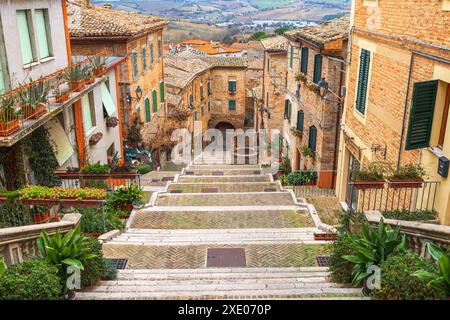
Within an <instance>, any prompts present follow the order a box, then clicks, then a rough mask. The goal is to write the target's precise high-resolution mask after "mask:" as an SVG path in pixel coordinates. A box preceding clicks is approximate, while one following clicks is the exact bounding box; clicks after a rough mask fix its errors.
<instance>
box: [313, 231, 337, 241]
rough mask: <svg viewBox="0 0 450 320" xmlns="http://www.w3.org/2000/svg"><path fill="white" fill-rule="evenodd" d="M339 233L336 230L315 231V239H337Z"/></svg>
mask: <svg viewBox="0 0 450 320" xmlns="http://www.w3.org/2000/svg"><path fill="white" fill-rule="evenodd" d="M336 237H337V233H335V232H314V240H316V241H335V240H336Z"/></svg>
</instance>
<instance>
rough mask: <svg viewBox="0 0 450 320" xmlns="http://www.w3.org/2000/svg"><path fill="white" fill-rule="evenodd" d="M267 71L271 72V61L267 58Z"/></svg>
mask: <svg viewBox="0 0 450 320" xmlns="http://www.w3.org/2000/svg"><path fill="white" fill-rule="evenodd" d="M267 71H270V60H269V58H267Z"/></svg>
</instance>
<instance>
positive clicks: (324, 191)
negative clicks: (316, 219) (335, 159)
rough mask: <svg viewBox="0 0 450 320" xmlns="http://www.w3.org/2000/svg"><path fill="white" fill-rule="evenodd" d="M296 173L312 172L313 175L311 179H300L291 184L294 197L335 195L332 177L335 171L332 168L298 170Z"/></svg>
mask: <svg viewBox="0 0 450 320" xmlns="http://www.w3.org/2000/svg"><path fill="white" fill-rule="evenodd" d="M295 172H297V173H301V172H304V173H308V172H314V174H315V177H314V178H313V179H312V180H311V181H308V182H306V181H301V182H300V183H299V184H297V185H295V186H293V191H294V194H295V196H296V197H298V198H305V197H335V196H336V189H335V188H334V183H335V182H334V179H335V178H334V177H335V175H336V171H334V170H319V171H315V170H298V171H295Z"/></svg>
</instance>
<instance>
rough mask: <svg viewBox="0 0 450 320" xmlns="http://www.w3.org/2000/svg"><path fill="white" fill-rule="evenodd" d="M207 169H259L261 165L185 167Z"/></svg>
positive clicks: (196, 165) (195, 165) (198, 165)
mask: <svg viewBox="0 0 450 320" xmlns="http://www.w3.org/2000/svg"><path fill="white" fill-rule="evenodd" d="M196 169H209V170H226V169H249V170H250V169H251V170H259V169H261V167H260V166H259V165H258V164H225V163H224V164H194V165H190V166H188V167H187V168H186V170H187V171H189V170H196Z"/></svg>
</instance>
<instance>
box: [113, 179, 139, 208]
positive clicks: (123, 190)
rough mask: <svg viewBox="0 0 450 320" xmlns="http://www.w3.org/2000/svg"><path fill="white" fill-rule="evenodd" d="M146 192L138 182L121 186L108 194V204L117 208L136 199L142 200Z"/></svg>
mask: <svg viewBox="0 0 450 320" xmlns="http://www.w3.org/2000/svg"><path fill="white" fill-rule="evenodd" d="M143 198H144V192H143V191H142V189H141V188H139V186H137V185H136V184H131V185H129V186H128V187H125V186H120V187H118V188H117V189H116V190H114V192H113V193H112V194H111V195H109V196H108V199H107V206H108V207H110V208H114V209H117V208H118V206H120V205H127V204H133V202H135V201H142V200H143Z"/></svg>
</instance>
